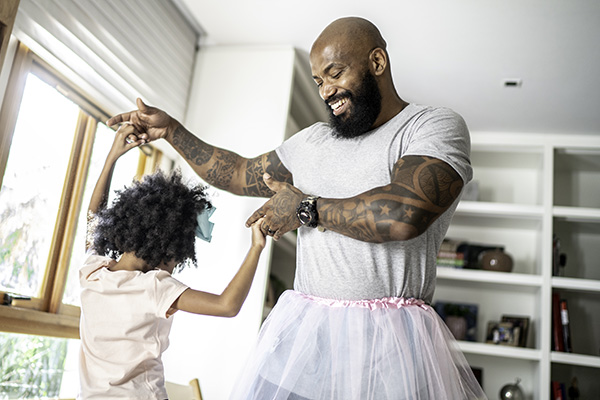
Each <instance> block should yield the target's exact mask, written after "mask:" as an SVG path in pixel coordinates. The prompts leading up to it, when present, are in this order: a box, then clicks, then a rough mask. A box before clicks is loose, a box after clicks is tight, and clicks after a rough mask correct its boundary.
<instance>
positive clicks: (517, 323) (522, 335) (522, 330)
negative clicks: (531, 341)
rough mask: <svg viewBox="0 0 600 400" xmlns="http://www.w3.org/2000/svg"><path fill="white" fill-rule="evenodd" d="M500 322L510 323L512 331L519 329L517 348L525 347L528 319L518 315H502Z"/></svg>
mask: <svg viewBox="0 0 600 400" xmlns="http://www.w3.org/2000/svg"><path fill="white" fill-rule="evenodd" d="M500 321H501V322H510V323H512V324H513V330H514V329H515V328H519V341H518V343H517V346H519V347H527V334H528V333H529V317H523V316H518V315H503V316H502V318H501V319H500Z"/></svg>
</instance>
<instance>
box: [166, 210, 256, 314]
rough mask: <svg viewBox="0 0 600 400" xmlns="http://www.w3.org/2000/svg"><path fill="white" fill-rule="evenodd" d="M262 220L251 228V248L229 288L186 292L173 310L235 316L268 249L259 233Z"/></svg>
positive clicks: (174, 304)
mask: <svg viewBox="0 0 600 400" xmlns="http://www.w3.org/2000/svg"><path fill="white" fill-rule="evenodd" d="M262 222H263V218H261V219H259V220H258V221H256V222H255V223H254V224H253V225H252V246H251V247H250V250H248V254H247V255H246V258H245V259H244V262H243V263H242V266H241V267H240V269H239V270H238V272H237V273H236V274H235V276H234V277H233V279H232V280H231V282H229V285H227V287H226V288H225V290H224V291H223V293H221V294H220V295H216V294H212V293H207V292H202V291H199V290H194V289H187V290H186V291H185V292H183V293H182V294H181V296H179V298H178V299H177V300H175V302H174V303H173V306H172V307H173V308H175V309H178V310H182V311H187V312H191V313H194V314H203V315H214V316H220V317H235V316H236V315H237V314H238V313H239V311H240V309H241V308H242V305H243V304H244V301H245V300H246V297H247V296H248V292H249V291H250V286H252V280H253V279H254V274H255V273H256V267H257V265H258V259H259V257H260V253H261V252H262V250H263V249H264V248H265V236H264V235H263V234H262V232H261V230H260V224H261V223H262Z"/></svg>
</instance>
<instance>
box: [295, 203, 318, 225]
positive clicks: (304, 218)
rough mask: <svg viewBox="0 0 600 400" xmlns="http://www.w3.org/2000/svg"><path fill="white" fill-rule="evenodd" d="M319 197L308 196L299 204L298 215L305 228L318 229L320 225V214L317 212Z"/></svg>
mask: <svg viewBox="0 0 600 400" xmlns="http://www.w3.org/2000/svg"><path fill="white" fill-rule="evenodd" d="M318 198H319V197H318V196H308V197H307V198H305V199H304V200H302V201H301V202H300V204H298V208H297V209H296V215H297V216H298V220H299V221H300V223H301V224H302V225H304V226H308V227H310V228H316V227H317V225H318V224H319V213H318V212H317V199H318Z"/></svg>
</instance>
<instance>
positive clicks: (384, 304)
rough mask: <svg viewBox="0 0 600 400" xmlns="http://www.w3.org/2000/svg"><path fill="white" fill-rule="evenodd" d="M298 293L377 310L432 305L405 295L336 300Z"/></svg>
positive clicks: (325, 301)
mask: <svg viewBox="0 0 600 400" xmlns="http://www.w3.org/2000/svg"><path fill="white" fill-rule="evenodd" d="M295 293H297V294H298V295H300V296H302V297H304V298H306V299H308V300H311V301H314V302H317V303H319V304H322V305H325V306H329V307H361V308H368V309H369V310H376V309H378V308H389V309H399V308H401V307H407V306H418V307H421V308H423V309H425V310H428V309H429V308H430V306H428V305H427V303H425V302H424V301H423V300H420V299H415V298H414V297H411V298H405V297H383V298H381V299H370V300H336V299H326V298H323V297H316V296H311V295H308V294H304V293H300V292H295Z"/></svg>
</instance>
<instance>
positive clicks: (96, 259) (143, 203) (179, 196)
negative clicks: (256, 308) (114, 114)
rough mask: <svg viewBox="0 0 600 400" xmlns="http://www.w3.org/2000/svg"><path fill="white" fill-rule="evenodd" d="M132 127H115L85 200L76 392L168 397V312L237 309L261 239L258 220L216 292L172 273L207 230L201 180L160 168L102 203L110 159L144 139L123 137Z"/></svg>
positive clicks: (229, 312) (228, 313)
mask: <svg viewBox="0 0 600 400" xmlns="http://www.w3.org/2000/svg"><path fill="white" fill-rule="evenodd" d="M134 134H135V129H134V128H133V126H132V125H129V124H125V125H122V126H121V127H120V128H119V130H118V131H117V133H116V135H115V141H114V143H113V146H112V148H111V150H110V152H109V154H108V157H107V159H106V163H105V165H104V168H103V170H102V173H101V174H100V178H99V179H98V183H97V184H96V187H95V189H94V192H93V194H92V199H91V201H90V205H89V210H88V216H90V218H89V221H90V223H89V224H88V233H89V235H88V243H87V244H86V250H88V252H89V253H88V258H87V260H86V262H85V263H84V265H83V267H82V268H81V270H80V272H79V279H80V283H81V324H80V334H81V351H80V361H79V364H80V382H81V388H80V390H81V391H80V395H79V398H82V399H88V398H129V399H133V398H135V399H161V400H164V399H166V398H167V392H166V390H165V386H164V374H163V365H162V361H161V355H162V353H163V352H164V351H165V349H166V348H167V346H168V343H169V342H168V335H169V331H170V329H171V323H172V322H173V321H172V320H173V319H172V318H170V317H171V315H173V313H175V312H176V311H177V310H183V311H187V312H191V313H195V314H205V315H215V316H223V317H233V316H235V315H237V313H238V312H239V310H240V308H241V306H242V304H243V302H244V300H245V299H246V296H247V295H248V291H249V290H250V286H251V284H252V279H253V278H254V274H255V271H256V267H257V263H258V259H259V256H260V253H261V251H262V250H263V248H264V246H265V237H264V236H263V234H262V233H261V231H260V229H259V226H260V222H257V223H255V224H254V225H253V226H252V245H251V247H250V250H249V252H248V255H247V256H246V259H245V260H244V262H243V263H242V265H241V267H240V269H239V271H238V272H237V274H236V275H235V276H234V278H233V279H232V280H231V282H230V283H229V285H228V286H227V288H225V290H224V291H223V293H222V294H221V295H215V294H210V293H206V292H201V291H198V290H193V289H190V288H188V287H187V286H186V285H184V284H183V283H181V282H179V281H177V280H176V279H174V278H173V277H172V276H171V273H172V272H173V270H176V269H179V268H182V267H183V266H185V265H187V264H191V263H195V262H196V257H195V250H194V241H195V236H199V237H201V238H202V237H204V238H205V239H206V238H208V240H210V235H211V232H210V231H211V229H212V223H210V222H208V217H209V216H210V214H211V213H212V210H213V208H212V206H211V204H210V202H209V201H208V200H207V199H206V196H205V191H204V190H205V188H204V187H202V186H194V187H188V186H186V185H185V184H184V183H183V182H182V178H181V175H180V174H179V173H174V174H172V175H170V176H166V175H165V174H164V173H161V172H158V173H155V174H153V175H150V176H147V177H145V179H143V181H141V182H135V183H133V184H132V186H131V187H129V188H127V189H125V190H123V191H120V192H117V198H116V200H115V202H114V203H113V205H112V206H111V207H110V208H106V205H107V197H108V196H107V195H108V188H109V187H110V181H111V179H112V172H113V169H114V165H115V163H116V161H117V159H118V158H119V157H120V156H121V155H123V154H124V153H126V152H127V151H128V150H130V149H132V148H134V147H137V146H139V145H141V144H143V143H144V141H143V140H137V141H135V140H131V139H130V138H134V137H135V136H134ZM129 135H131V136H129ZM261 222H262V221H261ZM92 225H95V226H94V227H93V229H92ZM207 228H208V229H207ZM92 239H93V241H92Z"/></svg>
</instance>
